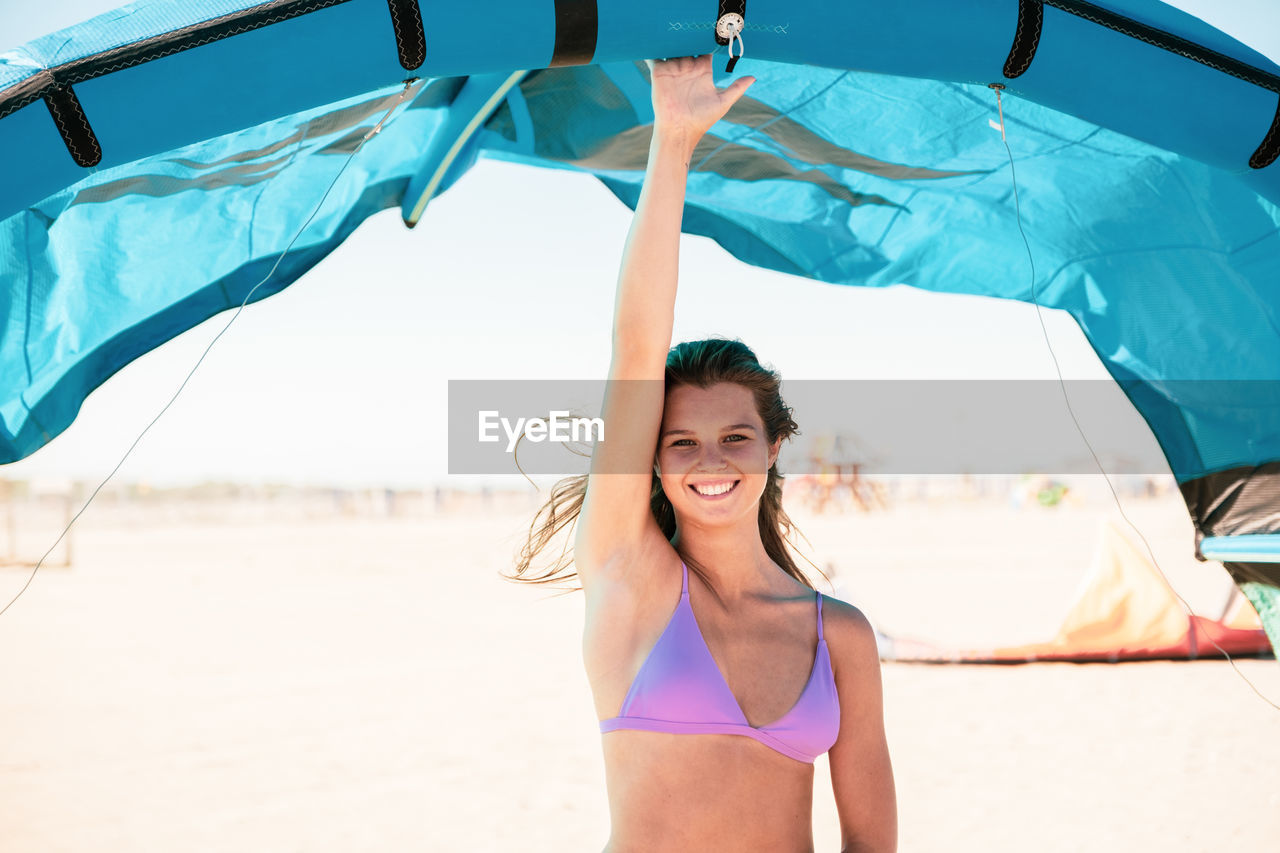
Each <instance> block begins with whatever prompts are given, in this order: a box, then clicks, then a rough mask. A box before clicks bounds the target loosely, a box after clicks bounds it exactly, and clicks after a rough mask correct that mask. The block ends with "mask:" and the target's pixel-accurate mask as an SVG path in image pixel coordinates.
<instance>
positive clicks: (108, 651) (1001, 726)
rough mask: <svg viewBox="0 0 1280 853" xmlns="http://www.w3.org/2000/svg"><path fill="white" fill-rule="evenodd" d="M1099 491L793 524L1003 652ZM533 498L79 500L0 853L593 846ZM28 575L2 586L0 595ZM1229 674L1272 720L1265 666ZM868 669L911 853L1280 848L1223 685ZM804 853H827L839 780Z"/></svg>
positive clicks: (2, 637) (1218, 666)
mask: <svg viewBox="0 0 1280 853" xmlns="http://www.w3.org/2000/svg"><path fill="white" fill-rule="evenodd" d="M1086 498H1087V499H1085V500H1081V501H1076V502H1067V503H1066V504H1064V505H1060V506H1057V507H1053V508H1044V507H1039V506H1030V507H1027V508H1023V509H1014V508H1012V507H1011V506H1010V505H1009V504H1008V502H1007V501H999V500H985V501H967V502H956V501H948V500H924V499H919V500H911V501H905V500H898V501H896V502H895V503H894V504H893V506H892V508H891V509H889V510H887V511H879V512H872V513H846V514H839V515H822V516H813V515H812V514H809V513H805V512H800V511H797V512H795V516H796V520H797V522H798V523H799V524H800V527H801V530H802V531H804V532H805V533H806V535H807V536H808V537H809V540H810V542H811V545H812V547H811V548H809V549H807V553H808V554H809V555H810V556H811V557H813V558H814V560H815V562H817V563H818V564H819V565H821V566H827V565H831V566H833V567H834V578H835V581H836V589H837V594H838V595H839V596H840V597H842V598H845V599H846V600H848V601H850V602H852V603H854V604H856V605H858V606H860V607H862V608H863V609H864V611H865V612H866V613H867V614H868V616H870V617H871V618H872V620H873V621H874V622H875V623H876V624H877V625H878V626H879V627H881V628H882V629H885V630H889V631H893V632H899V633H902V634H907V635H912V636H917V637H923V638H928V639H932V640H939V641H943V642H952V643H962V644H971V645H984V644H995V643H1001V644H1014V643H1019V642H1023V641H1031V640H1038V639H1047V638H1048V637H1050V636H1051V635H1052V633H1053V631H1054V629H1055V628H1056V627H1057V623H1058V621H1059V620H1060V619H1061V617H1062V615H1063V613H1064V612H1065V609H1066V607H1067V605H1068V604H1069V603H1070V601H1071V597H1072V595H1073V593H1074V591H1075V590H1076V588H1077V586H1078V585H1079V583H1080V580H1081V578H1082V576H1083V575H1084V573H1085V572H1086V570H1087V569H1088V566H1089V561H1090V559H1091V557H1092V554H1093V548H1094V546H1095V545H1096V543H1097V541H1098V534H1099V529H1100V526H1101V524H1102V523H1104V522H1105V521H1106V520H1107V519H1110V518H1115V517H1116V515H1115V510H1114V508H1112V507H1111V506H1109V500H1110V499H1109V497H1108V498H1106V500H1102V499H1100V498H1098V496H1097V495H1093V496H1092V497H1089V496H1086ZM531 506H532V504H531V503H529V502H528V501H516V502H515V505H514V506H512V505H510V502H508V503H507V504H506V505H502V506H497V507H492V508H489V509H484V508H483V507H481V506H479V505H475V506H472V507H471V508H469V509H463V510H457V511H454V512H450V513H441V512H437V511H436V510H434V509H432V508H430V507H425V508H423V509H421V510H420V511H414V512H409V513H407V514H405V515H403V516H398V517H383V518H375V517H367V516H365V517H361V516H353V517H345V516H343V515H341V514H336V513H332V512H330V513H328V514H324V513H320V514H317V515H316V516H315V517H313V518H306V517H304V516H305V513H297V514H295V516H294V517H289V516H287V515H282V514H281V513H278V512H275V511H263V512H262V513H260V514H259V516H258V517H254V516H253V514H252V513H226V512H221V513H220V512H216V511H213V510H212V509H211V510H210V511H209V512H207V513H204V514H203V516H202V515H201V514H200V513H193V512H192V511H191V509H190V507H184V508H182V509H180V510H168V509H166V508H165V507H163V506H159V505H151V504H148V505H146V506H134V507H129V506H104V507H102V508H100V510H99V508H98V507H94V508H91V509H90V511H89V512H88V513H87V514H86V515H85V516H84V518H82V520H81V521H82V523H81V524H80V525H78V527H77V530H76V534H75V538H74V547H75V550H74V554H75V558H74V561H73V565H72V566H71V567H70V568H67V569H56V568H51V569H47V570H42V571H41V573H40V574H39V575H38V576H37V577H36V579H35V581H34V583H33V584H32V586H31V588H30V589H29V590H28V591H27V592H26V594H25V595H24V596H23V597H22V598H21V599H20V600H19V601H18V602H17V604H15V605H14V606H13V607H12V608H11V609H10V610H9V612H8V613H6V614H5V615H4V616H3V617H0V684H2V685H3V689H2V690H0V815H2V818H0V850H4V851H6V853H26V851H32V853H56V851H95V853H105V852H106V851H152V850H154V851H223V850H227V851H231V850H235V851H242V850H271V851H363V850H378V851H387V850H433V851H434V850H442V851H454V850H457V851H488V850H493V851H497V850H523V851H598V850H600V849H601V848H602V847H603V845H604V842H605V840H606V838H607V836H608V829H609V828H608V814H607V808H606V800H605V792H604V783H603V778H604V777H603V767H602V761H601V756H600V741H599V739H600V734H599V731H598V729H597V726H596V719H595V716H594V713H593V710H592V705H591V700H590V694H589V691H588V687H587V682H586V678H585V675H584V673H583V671H582V666H581V645H580V644H581V630H582V599H581V595H580V594H576V593H575V594H573V595H566V596H561V597H551V596H550V594H549V591H548V590H546V589H545V588H530V587H523V586H518V585H515V584H512V583H509V582H506V581H503V580H502V579H500V578H499V577H498V572H499V570H502V569H505V568H506V567H508V566H510V564H511V558H512V555H513V553H514V552H515V551H516V549H517V548H518V546H519V545H520V541H521V540H520V534H521V531H522V529H523V528H524V527H525V526H526V525H527V522H528V519H529V517H530V515H531V511H530V509H529V507H531ZM1125 506H1126V509H1127V510H1128V512H1129V515H1130V516H1131V517H1132V518H1133V519H1134V521H1135V522H1136V523H1137V524H1138V525H1139V528H1140V529H1141V530H1142V531H1143V532H1144V534H1146V536H1147V537H1148V538H1149V539H1150V540H1151V542H1152V544H1153V546H1154V547H1155V548H1156V553H1157V557H1158V559H1160V561H1161V564H1162V566H1163V567H1164V568H1165V569H1166V571H1167V572H1168V573H1169V575H1170V577H1171V578H1172V579H1173V581H1174V583H1175V586H1176V587H1177V588H1178V589H1179V590H1180V591H1183V592H1184V594H1185V595H1186V596H1187V597H1188V599H1189V600H1190V601H1191V602H1192V604H1193V606H1196V607H1198V608H1202V609H1204V610H1205V611H1206V612H1208V613H1210V614H1212V615H1216V611H1217V609H1219V608H1220V607H1221V603H1222V589H1223V588H1222V582H1223V577H1224V573H1223V571H1222V569H1221V567H1220V566H1218V565H1217V564H1200V563H1196V561H1195V560H1194V559H1192V558H1191V557H1190V556H1189V554H1190V550H1191V525H1190V522H1189V521H1188V519H1187V516H1186V512H1185V509H1184V507H1183V505H1182V503H1181V500H1180V499H1179V498H1178V497H1177V496H1176V495H1165V496H1164V497H1160V498H1155V499H1137V498H1126V501H1125ZM215 509H216V508H215ZM49 541H52V540H51V539H50V540H49ZM26 574H27V570H23V569H20V568H16V567H9V568H3V569H0V598H2V599H3V600H4V601H7V600H8V599H9V598H10V597H11V596H12V595H13V594H14V593H15V592H16V591H17V589H18V588H19V587H20V586H21V585H22V583H23V582H24V581H25V579H26ZM815 577H816V576H815ZM820 588H822V589H823V590H824V591H829V590H830V587H828V586H825V585H823V586H821V587H820ZM1239 666H1240V669H1241V670H1242V671H1243V672H1244V673H1246V674H1247V675H1248V676H1249V677H1250V678H1251V679H1252V680H1253V681H1254V682H1255V683H1256V684H1257V685H1258V687H1259V688H1260V689H1262V690H1263V691H1264V692H1265V693H1267V695H1269V696H1271V697H1272V698H1273V699H1276V698H1280V666H1277V664H1276V662H1275V661H1271V660H1246V661H1241V662H1240V663H1239ZM883 675H884V685H885V706H886V708H885V713H886V721H887V723H886V725H887V732H888V737H889V743H890V749H891V753H892V757H893V762H894V768H895V774H896V783H897V790H898V799H899V822H900V838H901V845H900V849H901V850H903V851H942V850H946V851H970V850H972V851H988V852H989V851H1029V850H1034V851H1041V853H1050V851H1079V850H1090V851H1148V850H1157V851H1220V850H1228V849H1232V850H1265V849H1275V846H1274V845H1275V844H1276V839H1277V838H1280V712H1277V711H1275V710H1274V709H1272V708H1270V707H1268V706H1267V705H1266V704H1264V703H1263V702H1262V701H1261V700H1260V699H1258V698H1257V697H1256V696H1255V695H1254V693H1253V692H1252V691H1251V690H1250V688H1249V687H1248V686H1247V685H1246V684H1245V683H1244V682H1243V681H1241V680H1240V678H1239V677H1238V676H1237V675H1236V674H1235V673H1234V672H1233V671H1232V670H1231V668H1230V666H1228V665H1227V664H1225V663H1222V662H1195V663H1170V662H1155V663H1139V664H1122V665H1087V666H1081V665H1071V664H1036V665H1030V666H1014V667H983V666H965V667H957V666H928V665H908V664H885V665H884V667H883ZM814 838H815V843H816V849H817V850H818V851H835V850H838V849H839V847H840V834H839V826H838V821H837V818H836V812H835V805H834V801H833V798H832V795H831V788H830V777H829V774H828V770H827V764H826V758H825V757H823V758H822V759H820V760H819V761H818V764H817V770H816V774H815V808H814Z"/></svg>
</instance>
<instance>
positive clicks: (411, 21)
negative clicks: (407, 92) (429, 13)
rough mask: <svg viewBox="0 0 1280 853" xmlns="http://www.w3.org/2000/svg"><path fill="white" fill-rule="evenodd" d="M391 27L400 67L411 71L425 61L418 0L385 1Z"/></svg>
mask: <svg viewBox="0 0 1280 853" xmlns="http://www.w3.org/2000/svg"><path fill="white" fill-rule="evenodd" d="M387 8H388V9H390V10H391V27H392V29H393V30H395V34H396V53H398V54H399V55H400V67H401V68H403V69H404V70H405V71H412V70H413V69H415V68H417V67H418V66H419V65H421V64H422V63H423V62H425V61H426V59H427V37H426V35H425V34H424V33H423V31H422V10H420V9H419V8H418V0H387Z"/></svg>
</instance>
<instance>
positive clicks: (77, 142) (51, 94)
mask: <svg viewBox="0 0 1280 853" xmlns="http://www.w3.org/2000/svg"><path fill="white" fill-rule="evenodd" d="M42 97H43V98H44V103H45V106H47V107H48V108H49V115H51V116H53V123H54V124H56V125H57V126H58V133H59V134H60V135H61V136H62V141H63V142H64V143H65V144H66V146H67V150H68V151H70V152H71V158H72V159H73V160H75V161H76V164H77V165H80V166H84V167H85V168H88V167H90V166H96V165H98V164H99V163H101V162H102V146H101V145H99V144H98V137H97V136H95V135H94V133H93V128H92V127H90V126H89V118H88V116H86V115H85V114H84V108H83V107H81V106H80V99H79V98H77V97H76V93H75V92H74V91H72V89H71V87H70V86H65V85H56V86H53V87H51V88H48V89H46V90H45V91H44V94H43V96H42Z"/></svg>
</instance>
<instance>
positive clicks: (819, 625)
mask: <svg viewBox="0 0 1280 853" xmlns="http://www.w3.org/2000/svg"><path fill="white" fill-rule="evenodd" d="M814 592H817V593H818V642H819V643H821V642H822V593H820V592H818V591H817V590H816V589H815V590H814Z"/></svg>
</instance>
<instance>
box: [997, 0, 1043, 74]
mask: <svg viewBox="0 0 1280 853" xmlns="http://www.w3.org/2000/svg"><path fill="white" fill-rule="evenodd" d="M1043 24H1044V3H1043V2H1041V0H1018V28H1017V30H1015V31H1014V33H1013V47H1011V48H1009V58H1008V59H1006V60H1005V61H1004V76H1005V77H1006V78H1008V79H1010V80H1012V79H1013V78H1014V77H1020V76H1021V75H1022V73H1023V72H1024V71H1026V70H1027V69H1028V68H1030V67H1031V60H1033V59H1035V57H1036V48H1037V47H1039V46H1040V27H1041V26H1042V25H1043Z"/></svg>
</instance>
